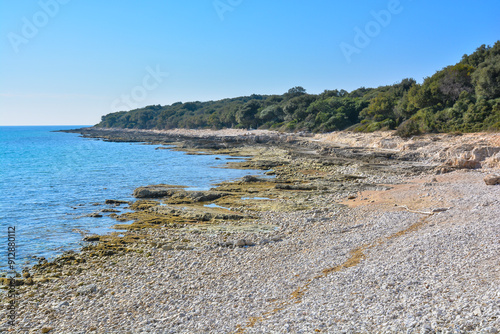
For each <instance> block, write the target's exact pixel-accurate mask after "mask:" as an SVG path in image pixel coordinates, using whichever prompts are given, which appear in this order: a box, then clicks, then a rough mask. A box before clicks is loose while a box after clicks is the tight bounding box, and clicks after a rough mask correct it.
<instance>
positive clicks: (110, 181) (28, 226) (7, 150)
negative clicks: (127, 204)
mask: <svg viewBox="0 0 500 334" xmlns="http://www.w3.org/2000/svg"><path fill="white" fill-rule="evenodd" d="M71 128H75V126H71V127H64V126H57V127H0V196H1V197H2V198H1V201H0V235H1V237H0V248H1V249H4V250H3V251H2V252H0V271H5V270H6V265H7V229H8V227H9V226H15V227H16V239H17V263H16V265H17V268H16V270H18V271H20V270H21V269H22V268H23V267H24V266H26V265H30V264H34V263H36V261H35V260H34V259H33V258H32V257H33V256H44V257H46V258H47V259H50V258H53V257H54V256H56V255H58V254H61V253H62V252H64V251H67V250H77V249H78V248H79V247H81V246H82V245H83V243H82V242H81V238H82V236H81V234H80V233H78V232H76V231H75V229H79V230H85V231H88V232H90V233H101V234H103V233H106V232H109V231H110V226H112V225H113V224H115V223H116V221H115V220H113V219H111V218H107V217H103V218H89V217H84V216H85V215H87V214H90V213H92V212H95V211H98V210H100V209H102V208H105V207H107V206H105V205H103V203H104V201H105V200H106V199H120V200H132V199H133V197H132V192H133V190H134V189H135V188H137V187H139V186H144V185H148V184H159V183H165V184H179V185H186V186H188V187H189V189H198V190H205V189H209V188H210V187H211V185H213V184H214V183H217V182H221V181H226V180H231V179H236V178H239V177H242V176H244V175H249V174H261V172H260V171H248V170H232V169H225V168H215V167H222V166H223V165H224V163H225V162H226V161H227V159H228V158H230V157H228V156H222V155H216V156H214V155H186V154H184V153H183V152H177V151H172V150H157V149H156V148H157V147H158V145H146V144H144V143H111V142H104V141H102V140H96V139H84V138H82V137H80V136H79V135H78V134H67V133H60V132H51V131H54V130H63V129H71ZM216 158H219V159H220V160H218V159H216Z"/></svg>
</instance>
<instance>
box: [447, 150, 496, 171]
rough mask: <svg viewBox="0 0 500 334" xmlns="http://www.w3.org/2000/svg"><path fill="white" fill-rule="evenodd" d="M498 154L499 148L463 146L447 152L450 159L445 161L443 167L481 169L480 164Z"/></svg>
mask: <svg viewBox="0 0 500 334" xmlns="http://www.w3.org/2000/svg"><path fill="white" fill-rule="evenodd" d="M498 152H500V147H493V146H473V145H470V144H465V145H462V146H460V147H456V148H454V149H453V150H450V151H449V152H448V155H451V156H452V157H450V158H448V160H446V162H445V165H447V166H450V167H455V168H466V169H475V168H481V165H482V163H483V162H484V161H485V160H486V159H488V158H490V157H493V156H494V155H495V154H497V153H498Z"/></svg>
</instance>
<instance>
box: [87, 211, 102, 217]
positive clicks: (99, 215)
mask: <svg viewBox="0 0 500 334" xmlns="http://www.w3.org/2000/svg"><path fill="white" fill-rule="evenodd" d="M87 217H91V218H102V215H101V214H100V213H99V212H93V213H90V214H88V215H87Z"/></svg>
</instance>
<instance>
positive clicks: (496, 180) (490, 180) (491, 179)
mask: <svg viewBox="0 0 500 334" xmlns="http://www.w3.org/2000/svg"><path fill="white" fill-rule="evenodd" d="M484 183H486V184H487V185H489V186H494V185H496V184H500V175H488V176H486V177H485V178H484Z"/></svg>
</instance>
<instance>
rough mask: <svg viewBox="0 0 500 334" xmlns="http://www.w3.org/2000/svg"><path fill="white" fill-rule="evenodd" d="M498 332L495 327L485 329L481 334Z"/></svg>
mask: <svg viewBox="0 0 500 334" xmlns="http://www.w3.org/2000/svg"><path fill="white" fill-rule="evenodd" d="M496 333H498V330H497V329H496V328H495V327H486V328H484V329H483V330H481V334H496Z"/></svg>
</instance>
